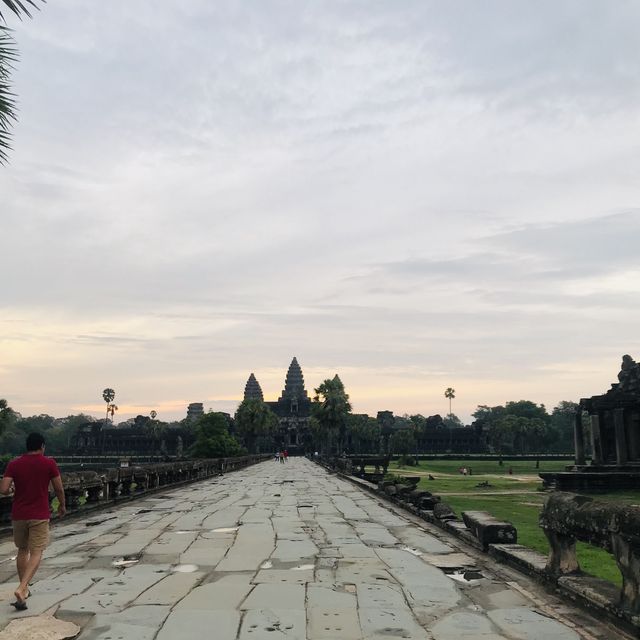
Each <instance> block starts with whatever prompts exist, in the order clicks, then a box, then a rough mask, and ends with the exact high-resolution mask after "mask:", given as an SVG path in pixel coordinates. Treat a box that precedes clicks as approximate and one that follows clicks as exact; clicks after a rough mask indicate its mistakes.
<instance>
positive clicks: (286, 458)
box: [283, 449, 289, 462]
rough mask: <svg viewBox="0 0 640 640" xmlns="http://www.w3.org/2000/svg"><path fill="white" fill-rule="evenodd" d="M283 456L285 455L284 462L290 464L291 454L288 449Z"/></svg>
mask: <svg viewBox="0 0 640 640" xmlns="http://www.w3.org/2000/svg"><path fill="white" fill-rule="evenodd" d="M283 455H284V461H285V462H288V461H289V452H288V451H287V450H286V449H285V450H284V451H283Z"/></svg>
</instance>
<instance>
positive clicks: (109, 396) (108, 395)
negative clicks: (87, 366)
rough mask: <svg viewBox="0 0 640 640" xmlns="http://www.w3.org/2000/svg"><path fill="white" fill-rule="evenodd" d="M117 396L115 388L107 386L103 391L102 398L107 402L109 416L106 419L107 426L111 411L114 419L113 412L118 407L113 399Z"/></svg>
mask: <svg viewBox="0 0 640 640" xmlns="http://www.w3.org/2000/svg"><path fill="white" fill-rule="evenodd" d="M115 397H116V392H115V391H114V390H113V389H109V388H107V389H105V390H104V391H103V392H102V399H103V400H104V401H105V402H106V403H107V416H106V419H105V421H104V424H105V427H106V425H107V423H108V422H109V412H111V419H112V420H113V412H114V410H116V409H117V408H118V407H116V406H115V405H114V404H113V400H114V398H115Z"/></svg>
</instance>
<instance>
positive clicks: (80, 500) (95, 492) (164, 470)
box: [0, 455, 271, 525]
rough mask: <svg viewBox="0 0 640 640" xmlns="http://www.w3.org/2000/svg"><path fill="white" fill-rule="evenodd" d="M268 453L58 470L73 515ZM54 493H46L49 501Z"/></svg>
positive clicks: (3, 500) (3, 516)
mask: <svg viewBox="0 0 640 640" xmlns="http://www.w3.org/2000/svg"><path fill="white" fill-rule="evenodd" d="M270 457H271V456H270V455H251V456H243V457H239V458H213V459H206V460H183V461H180V462H163V463H159V464H144V465H135V466H130V467H126V468H118V469H116V468H114V469H106V470H104V471H79V472H65V471H63V472H62V473H61V476H62V483H63V486H64V492H65V497H66V502H67V512H68V513H69V514H73V513H74V512H78V511H81V510H87V511H88V510H90V509H91V508H95V507H96V506H99V505H100V504H112V503H114V502H116V503H117V502H118V500H125V499H131V498H132V497H133V496H136V495H143V494H145V493H148V492H150V491H155V490H157V489H159V488H170V487H172V486H176V485H180V484H184V483H185V482H195V481H197V480H204V479H206V478H210V477H213V476H218V475H221V474H223V473H228V472H229V471H234V470H236V469H242V468H244V467H247V466H249V465H252V464H256V463H257V462H262V461H263V460H265V459H268V458H270ZM54 498H55V495H54V494H53V492H52V491H50V493H49V500H50V501H53V499H54ZM11 504H12V498H11V497H10V496H1V497H0V525H2V524H5V525H8V524H9V523H10V521H11Z"/></svg>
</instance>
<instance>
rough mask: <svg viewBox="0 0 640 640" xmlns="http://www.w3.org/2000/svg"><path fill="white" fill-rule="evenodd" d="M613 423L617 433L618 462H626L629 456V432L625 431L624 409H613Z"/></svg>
mask: <svg viewBox="0 0 640 640" xmlns="http://www.w3.org/2000/svg"><path fill="white" fill-rule="evenodd" d="M613 425H614V427H615V433H616V459H617V462H618V464H626V463H627V461H628V460H629V456H628V454H627V434H626V433H625V432H624V409H620V408H618V409H614V410H613Z"/></svg>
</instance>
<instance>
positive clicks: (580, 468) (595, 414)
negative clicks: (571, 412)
mask: <svg viewBox="0 0 640 640" xmlns="http://www.w3.org/2000/svg"><path fill="white" fill-rule="evenodd" d="M585 427H586V428H585ZM586 432H588V437H585V436H586V435H587V434H586ZM574 440H575V466H573V467H571V468H570V469H568V470H567V472H565V473H559V474H540V475H541V476H542V477H543V480H545V482H551V483H553V484H555V486H556V487H557V488H559V489H563V490H580V491H591V492H596V491H598V492H601V491H609V490H616V489H640V364H639V363H637V362H635V360H634V359H633V358H632V357H631V356H629V355H625V356H623V357H622V366H621V368H620V373H619V374H618V382H616V383H613V384H612V385H611V389H609V390H608V391H607V392H606V393H604V394H602V395H599V396H592V397H591V398H582V399H581V400H580V403H579V405H578V410H577V411H576V416H575V423H574ZM587 450H590V451H591V461H590V463H589V464H588V463H587Z"/></svg>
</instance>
